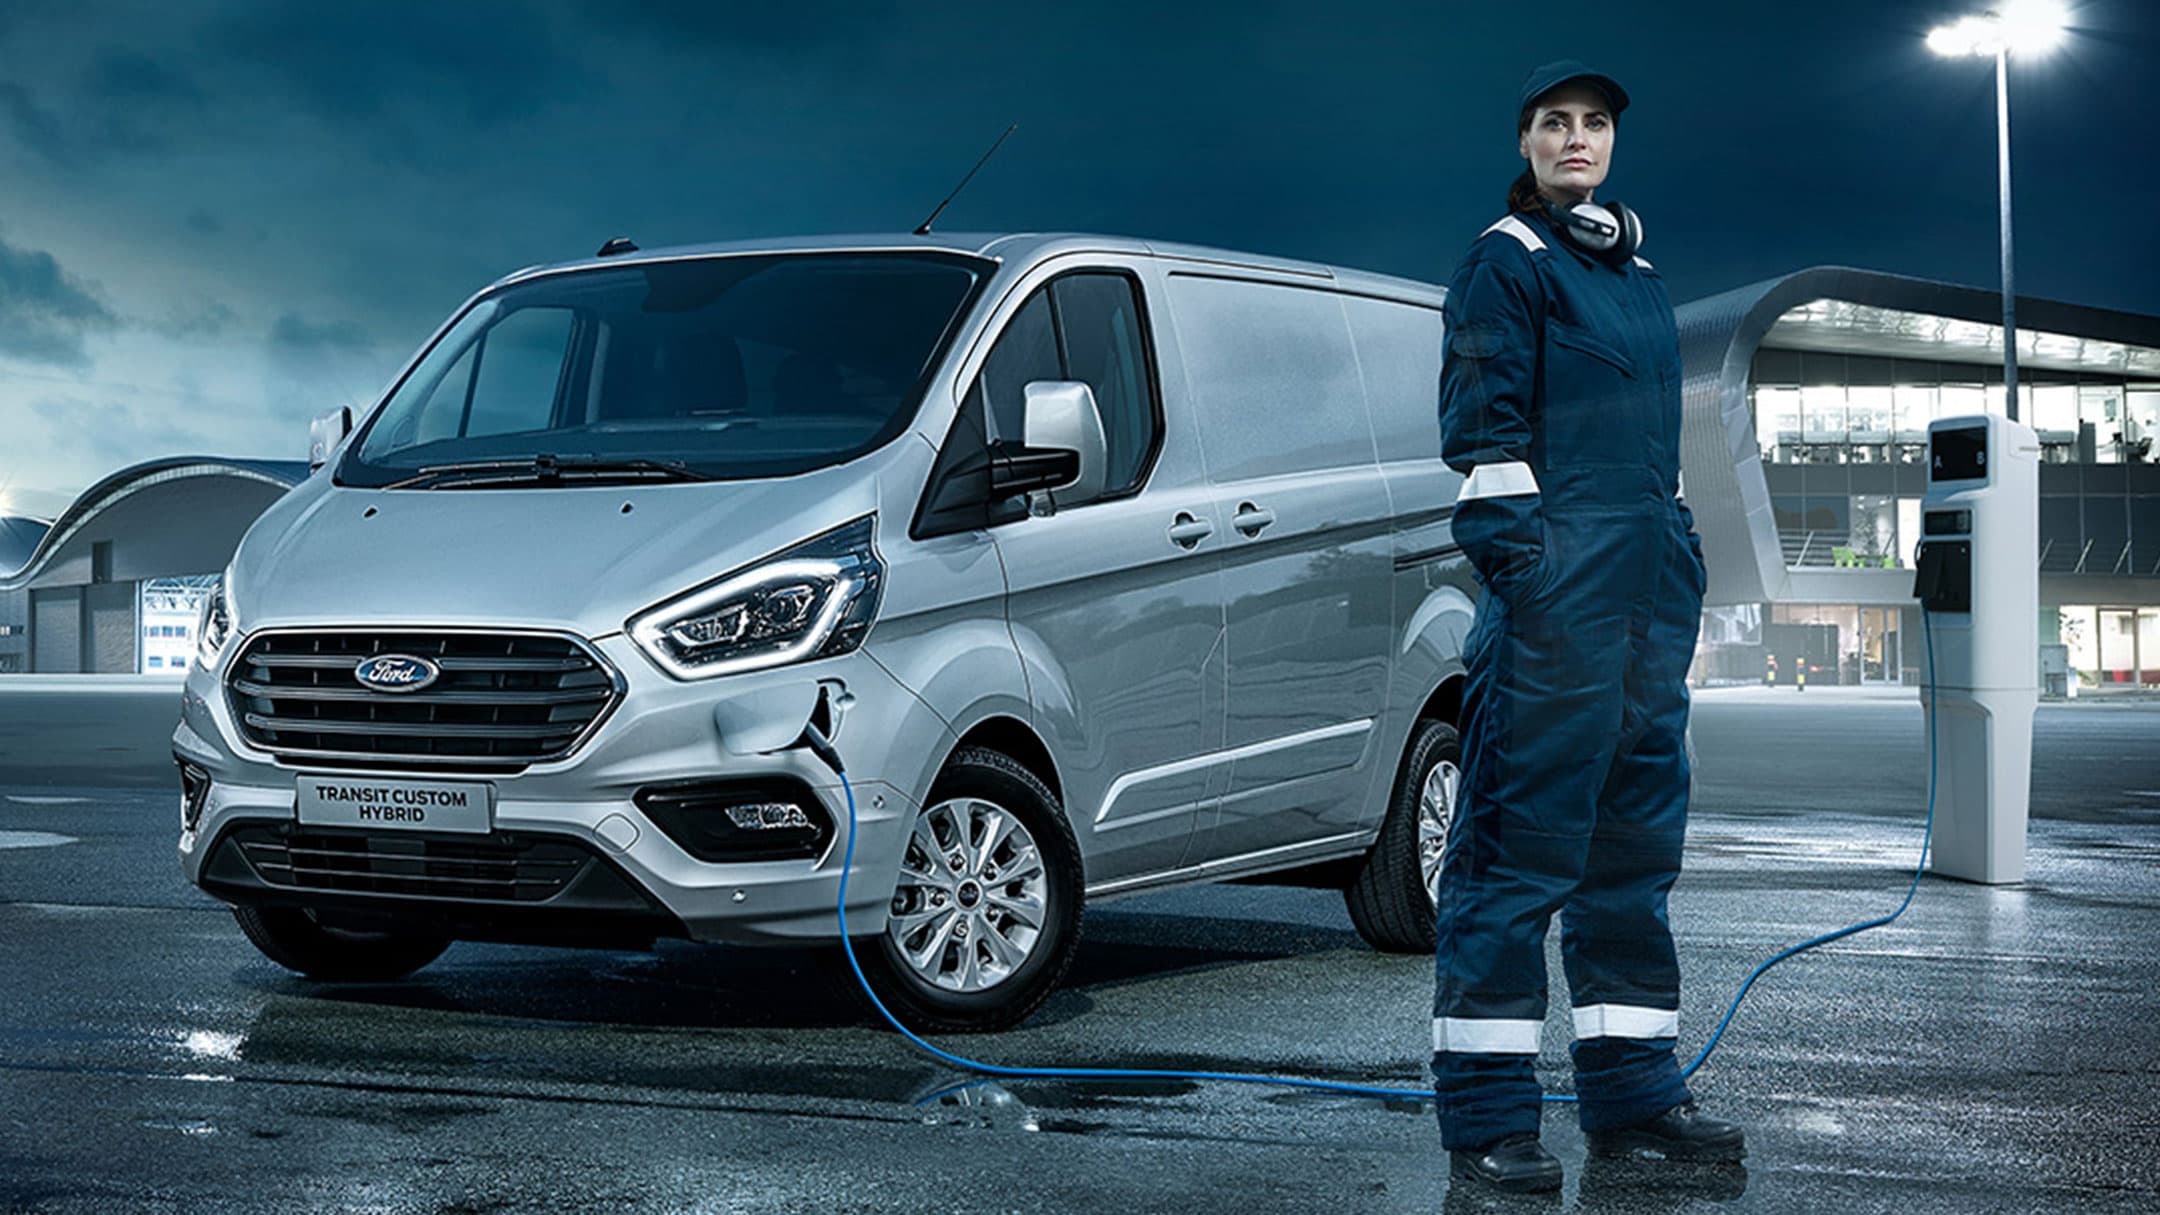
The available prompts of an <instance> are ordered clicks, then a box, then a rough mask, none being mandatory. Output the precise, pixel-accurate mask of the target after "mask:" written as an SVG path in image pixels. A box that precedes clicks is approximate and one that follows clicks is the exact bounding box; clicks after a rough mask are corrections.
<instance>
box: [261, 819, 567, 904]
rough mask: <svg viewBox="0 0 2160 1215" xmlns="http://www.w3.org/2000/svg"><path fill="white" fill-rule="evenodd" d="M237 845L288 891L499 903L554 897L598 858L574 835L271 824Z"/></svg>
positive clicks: (265, 875) (267, 879)
mask: <svg viewBox="0 0 2160 1215" xmlns="http://www.w3.org/2000/svg"><path fill="white" fill-rule="evenodd" d="M232 843H233V844H235V845H238V847H239V848H240V852H241V855H243V856H245V857H246V858H247V862H248V865H249V866H250V867H251V868H253V869H254V870H255V872H256V874H257V875H259V876H260V877H261V878H262V880H263V881H264V882H265V883H267V884H268V885H271V886H276V887H280V888H283V889H290V890H320V891H327V892H336V893H341V894H385V895H399V896H403V897H408V898H411V897H419V898H430V899H458V900H463V901H472V900H480V901H484V902H492V903H538V902H543V901H545V900H547V899H550V898H553V897H554V896H555V895H557V894H560V893H561V892H562V891H563V889H564V888H566V887H567V886H569V885H570V883H571V882H572V881H574V880H575V879H576V878H577V877H578V875H579V874H581V873H583V872H584V871H585V869H586V867H587V866H588V865H591V864H592V863H593V859H594V858H593V854H592V853H591V852H589V851H587V850H586V849H585V848H584V847H583V846H581V845H579V844H578V843H576V842H574V841H571V840H553V839H550V840H524V839H521V840H506V839H503V838H500V837H482V838H479V839H472V840H447V839H442V838H439V837H434V838H429V837H421V836H400V835H387V834H386V835H348V834H343V833H338V832H327V831H325V832H307V831H293V832H286V831H281V830H279V829H278V828H275V827H271V826H267V825H249V826H244V827H240V828H238V829H236V830H235V831H234V832H233V833H232Z"/></svg>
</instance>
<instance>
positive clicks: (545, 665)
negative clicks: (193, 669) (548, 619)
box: [244, 649, 592, 672]
mask: <svg viewBox="0 0 2160 1215" xmlns="http://www.w3.org/2000/svg"><path fill="white" fill-rule="evenodd" d="M380 652H382V653H393V652H395V651H394V650H389V649H386V650H383V651H380ZM365 657H367V655H366V654H365V653H360V654H259V655H251V656H250V657H248V658H246V659H244V661H245V662H246V663H247V664H248V665H249V666H254V667H265V668H269V669H273V670H276V669H286V668H292V669H302V670H306V669H316V670H338V669H340V668H343V669H347V670H349V669H351V667H352V665H353V664H354V663H355V662H358V661H359V660H360V659H362V658H365ZM422 657H425V658H427V659H428V661H430V662H432V663H434V664H435V665H436V666H439V667H441V668H442V669H443V670H445V671H540V672H548V671H582V670H585V669H587V668H589V667H591V666H592V664H591V663H589V662H585V661H583V660H581V659H575V658H436V657H434V656H432V655H428V654H425V653H423V654H422Z"/></svg>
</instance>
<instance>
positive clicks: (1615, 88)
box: [1522, 59, 1628, 118]
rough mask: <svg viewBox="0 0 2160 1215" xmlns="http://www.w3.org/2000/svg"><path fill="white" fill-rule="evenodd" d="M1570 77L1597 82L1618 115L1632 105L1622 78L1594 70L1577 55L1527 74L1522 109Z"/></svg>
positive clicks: (1570, 78) (1564, 82)
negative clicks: (1577, 60) (1622, 84)
mask: <svg viewBox="0 0 2160 1215" xmlns="http://www.w3.org/2000/svg"><path fill="white" fill-rule="evenodd" d="M1570 80H1587V81H1589V82H1590V83H1591V84H1593V85H1596V86H1597V88H1598V90H1599V91H1600V92H1602V93H1604V94H1605V100H1606V102H1607V103H1608V104H1610V105H1611V106H1612V114H1613V117H1615V118H1618V117H1619V116H1620V111H1622V110H1624V109H1626V108H1627V106H1628V95H1627V90H1626V89H1623V88H1621V87H1620V82H1619V81H1617V80H1614V79H1613V78H1612V77H1610V76H1607V75H1606V74H1605V73H1603V72H1593V71H1591V70H1590V69H1589V68H1587V67H1584V66H1583V65H1582V64H1581V63H1578V62H1576V61H1575V60H1573V59H1561V60H1558V61H1556V62H1553V63H1548V64H1546V65H1545V66H1543V67H1540V68H1537V69H1535V70H1534V71H1532V72H1531V73H1530V74H1529V75H1528V76H1527V77H1524V79H1523V86H1522V109H1525V110H1527V109H1529V108H1530V106H1531V104H1532V103H1533V102H1535V101H1536V100H1537V99H1538V98H1540V97H1543V96H1544V95H1545V94H1547V93H1549V92H1551V91H1553V90H1554V89H1556V88H1559V87H1560V86H1561V85H1563V84H1566V83H1567V82H1568V81H1570Z"/></svg>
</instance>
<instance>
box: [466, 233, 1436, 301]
mask: <svg viewBox="0 0 2160 1215" xmlns="http://www.w3.org/2000/svg"><path fill="white" fill-rule="evenodd" d="M894 249H915V250H925V251H930V250H934V251H940V252H946V253H962V254H967V255H969V256H974V257H985V258H990V259H993V260H996V261H1014V262H1022V263H1033V262H1036V261H1040V260H1042V259H1043V258H1045V257H1049V256H1053V255H1055V254H1060V253H1081V252H1105V253H1135V254H1141V255H1152V256H1155V257H1162V258H1172V259H1176V260H1181V261H1190V262H1198V263H1206V264H1210V265H1215V266H1220V267H1225V268H1230V267H1235V268H1239V269H1245V270H1260V271H1266V272H1270V273H1274V274H1282V275H1290V276H1295V277H1301V278H1313V279H1319V280H1322V281H1327V282H1331V283H1333V284H1335V285H1337V286H1342V287H1349V288H1351V289H1353V290H1359V289H1362V290H1368V291H1378V292H1382V293H1385V294H1388V295H1409V296H1412V297H1426V298H1429V302H1431V303H1432V304H1433V305H1434V306H1436V307H1437V306H1438V305H1439V302H1440V300H1441V298H1442V296H1443V295H1444V294H1445V293H1444V292H1443V291H1442V289H1441V288H1439V287H1437V286H1435V285H1433V284H1431V283H1425V282H1420V281H1418V280H1416V279H1408V278H1399V277H1396V276H1393V275H1386V274H1376V273H1372V272H1369V271H1362V270H1347V269H1342V268H1339V267H1335V266H1327V265H1322V264H1321V263H1319V262H1306V261H1298V260H1296V259H1293V258H1285V257H1267V256H1263V255H1261V254H1255V253H1242V252H1238V251H1235V250H1230V249H1217V248H1212V247H1210V246H1206V245H1188V244H1182V243H1178V242H1172V241H1150V240H1140V239H1138V238H1136V237H1130V236H1111V235H1104V234H1099V233H1088V232H933V233H931V234H930V235H928V236H917V235H915V234H914V233H912V232H873V233H841V234H831V235H823V236H775V237H760V238H757V239H753V240H737V241H715V242H709V243H703V244H694V245H670V246H666V247H662V248H653V249H639V250H637V251H635V252H630V253H618V254H616V255H614V256H612V257H585V258H578V259H575V260H572V261H564V262H553V263H547V264H543V265H536V266H527V267H525V268H524V269H522V270H518V271H516V272H514V273H512V274H507V275H504V276H503V277H502V279H500V280H499V281H498V284H497V285H500V284H501V283H507V282H510V281H512V280H515V279H521V278H525V277H527V276H529V275H535V274H548V273H554V272H558V271H562V270H574V269H584V268H587V267H595V266H620V265H634V264H636V263H639V262H652V261H669V260H674V259H678V258H686V257H710V256H716V255H726V254H734V253H808V252H821V251H838V250H865V251H867V250H880V251H882V250H894Z"/></svg>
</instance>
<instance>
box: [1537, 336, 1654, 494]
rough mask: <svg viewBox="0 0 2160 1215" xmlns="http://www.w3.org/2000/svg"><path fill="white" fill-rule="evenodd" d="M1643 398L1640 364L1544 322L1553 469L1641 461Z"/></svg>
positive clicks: (1546, 403)
mask: <svg viewBox="0 0 2160 1215" xmlns="http://www.w3.org/2000/svg"><path fill="white" fill-rule="evenodd" d="M1639 395H1640V392H1639V389H1638V386H1637V384H1636V368H1635V360H1633V359H1631V358H1629V357H1628V356H1627V355H1626V354H1625V353H1624V352H1622V351H1620V350H1617V349H1615V348H1614V347H1612V346H1610V345H1608V344H1606V343H1605V342H1604V341H1603V340H1601V339H1599V338H1597V337H1594V336H1592V335H1591V334H1590V333H1589V332H1588V331H1587V330H1584V329H1582V328H1580V327H1578V326H1575V325H1571V324H1568V323H1567V322H1565V321H1560V320H1550V321H1547V322H1546V323H1545V400H1544V406H1545V409H1544V414H1545V459H1546V463H1547V464H1548V465H1555V466H1560V465H1571V464H1572V465H1582V464H1629V463H1635V462H1638V461H1639V460H1640V458H1641V456H1640V453H1639V452H1638V451H1637V450H1636V446H1637V445H1638V444H1639V443H1640V442H1641V439H1640V434H1639V427H1640V419H1638V418H1636V417H1635V416H1634V411H1633V408H1632V406H1633V403H1634V401H1635V398H1636V397H1637V396H1639Z"/></svg>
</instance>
